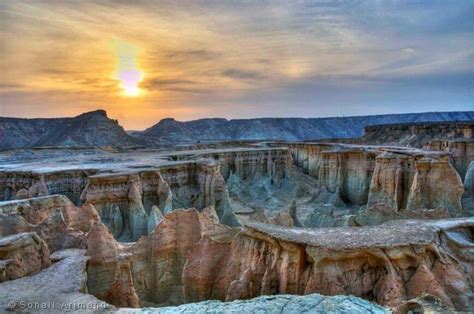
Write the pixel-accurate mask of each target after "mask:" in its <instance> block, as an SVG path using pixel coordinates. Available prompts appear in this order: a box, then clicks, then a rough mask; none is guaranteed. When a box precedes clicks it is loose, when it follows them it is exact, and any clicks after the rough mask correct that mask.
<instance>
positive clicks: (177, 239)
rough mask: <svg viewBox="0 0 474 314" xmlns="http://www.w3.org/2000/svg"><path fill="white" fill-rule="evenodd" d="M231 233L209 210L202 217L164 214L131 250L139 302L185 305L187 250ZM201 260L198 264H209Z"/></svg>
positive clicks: (180, 212)
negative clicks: (184, 288)
mask: <svg viewBox="0 0 474 314" xmlns="http://www.w3.org/2000/svg"><path fill="white" fill-rule="evenodd" d="M235 233H236V231H235V230H233V229H231V228H229V227H226V226H224V225H221V224H219V223H218V217H217V215H216V214H215V211H214V210H213V209H209V208H208V209H206V210H204V211H203V212H202V213H198V212H197V211H196V210H178V211H174V212H171V213H169V214H167V215H166V216H165V217H164V219H163V220H162V222H161V223H160V224H159V225H158V226H157V228H156V229H155V231H154V232H153V233H152V234H151V235H150V236H148V237H144V238H142V239H140V241H139V242H138V243H137V244H136V245H135V246H134V247H133V248H131V252H132V255H133V256H134V258H133V262H132V265H133V269H132V276H133V282H134V286H135V289H136V291H137V295H138V296H139V297H140V300H142V301H148V302H152V303H156V304H181V303H183V302H186V300H185V298H184V294H183V282H182V274H183V268H184V267H185V263H186V261H187V256H188V254H189V252H190V251H191V249H192V248H193V247H194V246H195V245H196V243H198V241H200V240H201V239H202V238H203V237H206V236H209V235H212V236H214V237H216V238H217V239H220V240H222V239H225V238H228V237H231V236H232V235H233V234H235ZM209 253H211V252H209ZM211 255H219V252H215V251H213V252H212V253H211ZM202 257H203V258H202V260H201V261H200V262H202V263H207V262H210V261H211V260H209V259H208V258H207V257H206V256H202ZM209 257H210V256H209ZM210 258H211V257H210ZM214 266H216V267H217V266H218V265H214ZM210 267H212V265H210ZM210 276H212V274H210ZM196 284H197V285H198V286H199V283H197V282H196Z"/></svg>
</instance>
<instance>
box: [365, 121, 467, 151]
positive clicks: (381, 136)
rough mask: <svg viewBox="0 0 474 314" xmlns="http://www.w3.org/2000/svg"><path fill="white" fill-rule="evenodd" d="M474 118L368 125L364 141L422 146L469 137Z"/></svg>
mask: <svg viewBox="0 0 474 314" xmlns="http://www.w3.org/2000/svg"><path fill="white" fill-rule="evenodd" d="M473 120H474V119H473V118H472V117H471V118H470V119H467V120H466V121H442V122H433V121H431V122H416V123H393V124H382V125H369V126H366V127H365V129H364V141H365V142H366V143H370V144H383V145H399V146H412V147H423V146H425V145H428V144H429V143H430V142H432V141H436V140H441V141H446V140H456V139H457V140H459V139H471V138H472V137H473V133H474V122H472V121H473Z"/></svg>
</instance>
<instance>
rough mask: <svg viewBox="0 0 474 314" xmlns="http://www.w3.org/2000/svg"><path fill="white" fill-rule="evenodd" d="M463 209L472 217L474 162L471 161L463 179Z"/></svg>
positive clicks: (473, 204) (473, 208) (473, 207)
mask: <svg viewBox="0 0 474 314" xmlns="http://www.w3.org/2000/svg"><path fill="white" fill-rule="evenodd" d="M463 209H464V210H465V211H466V212H467V213H468V214H469V215H470V216H472V215H474V160H473V161H471V163H470V164H469V167H468V169H467V171H466V177H465V178H464V195H463Z"/></svg>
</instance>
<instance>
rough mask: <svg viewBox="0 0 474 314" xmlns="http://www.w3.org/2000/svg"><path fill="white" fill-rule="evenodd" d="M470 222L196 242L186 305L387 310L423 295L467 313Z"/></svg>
mask: <svg viewBox="0 0 474 314" xmlns="http://www.w3.org/2000/svg"><path fill="white" fill-rule="evenodd" d="M473 223H474V221H473V220H472V219H463V220H462V219H461V220H438V221H433V222H426V221H413V220H411V221H393V222H391V223H388V224H384V225H381V226H377V227H363V228H356V229H354V228H334V229H324V230H314V229H313V230H304V229H303V230H302V229H294V228H285V227H277V226H271V225H265V224H258V223H253V224H249V225H248V226H247V228H246V229H245V230H244V231H243V232H242V233H240V234H239V235H238V236H237V237H235V238H233V239H232V240H231V241H227V242H225V243H222V241H216V240H214V239H212V237H210V238H204V239H202V240H200V241H199V242H198V243H197V245H196V246H195V247H194V248H193V250H192V251H191V253H190V254H189V256H188V260H187V262H186V265H185V267H184V273H183V277H182V278H183V283H184V293H185V297H186V301H188V302H190V301H198V300H201V299H205V298H217V299H221V300H227V301H229V300H235V299H245V298H251V297H255V296H257V295H262V294H281V293H290V294H307V293H312V292H318V293H322V294H326V295H336V294H352V295H355V296H360V297H362V298H365V299H368V300H373V301H376V302H377V303H379V304H382V305H386V306H395V305H398V304H400V303H401V302H402V301H404V300H408V299H411V298H414V297H417V296H421V295H422V294H423V293H428V294H431V295H434V296H436V297H438V298H440V299H441V300H443V302H445V303H446V304H448V305H449V306H452V307H455V308H457V309H468V308H471V307H472V305H473V304H472V300H470V299H469V295H470V291H472V284H471V283H472V279H473V270H472V257H470V255H469V251H470V250H472V248H473V243H472V240H471V238H470V233H471V232H472V228H473ZM374 235H377V236H374ZM210 250H213V251H214V250H215V251H216V252H217V251H218V252H221V253H220V254H218V255H212V263H209V262H207V263H203V262H202V261H201V259H202V258H200V257H202V256H209V252H210ZM208 265H220V266H219V267H214V268H213V269H212V270H211V268H210V267H209V266H208ZM216 270H217V272H218V273H216ZM218 270H221V271H218ZM211 272H212V274H213V275H212V277H209V276H208V274H209V273H211Z"/></svg>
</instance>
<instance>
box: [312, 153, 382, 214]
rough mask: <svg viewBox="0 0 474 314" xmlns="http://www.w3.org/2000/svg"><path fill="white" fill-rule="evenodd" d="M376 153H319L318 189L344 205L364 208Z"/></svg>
mask: <svg viewBox="0 0 474 314" xmlns="http://www.w3.org/2000/svg"><path fill="white" fill-rule="evenodd" d="M376 155H377V153H376V152H373V151H371V150H335V151H325V152H322V153H321V161H320V162H321V165H320V168H319V174H318V177H319V185H320V187H321V188H324V189H326V190H327V191H329V192H330V193H336V192H338V196H339V197H340V198H341V199H342V200H343V201H344V202H346V203H350V204H355V205H364V204H367V198H368V194H369V187H370V182H371V179H372V173H373V171H374V164H375V162H374V161H375V157H376Z"/></svg>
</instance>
